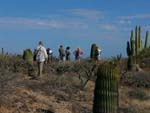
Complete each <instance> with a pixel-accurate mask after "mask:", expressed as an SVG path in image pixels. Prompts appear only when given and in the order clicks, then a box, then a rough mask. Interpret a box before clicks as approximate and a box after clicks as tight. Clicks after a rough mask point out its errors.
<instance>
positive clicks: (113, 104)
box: [93, 64, 119, 113]
mask: <svg viewBox="0 0 150 113" xmlns="http://www.w3.org/2000/svg"><path fill="white" fill-rule="evenodd" d="M118 82H119V74H118V72H117V70H116V69H115V67H114V66H113V65H112V64H101V65H100V66H99V68H98V71H97V79H96V83H95V91H94V103H93V113H117V112H118V105H119V100H118V97H119V93H118Z"/></svg>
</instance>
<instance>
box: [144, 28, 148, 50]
mask: <svg viewBox="0 0 150 113" xmlns="http://www.w3.org/2000/svg"><path fill="white" fill-rule="evenodd" d="M144 48H148V31H146V37H145V45H144Z"/></svg>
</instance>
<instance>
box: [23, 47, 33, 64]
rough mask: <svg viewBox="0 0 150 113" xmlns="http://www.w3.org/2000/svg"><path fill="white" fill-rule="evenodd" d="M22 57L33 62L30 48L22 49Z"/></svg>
mask: <svg viewBox="0 0 150 113" xmlns="http://www.w3.org/2000/svg"><path fill="white" fill-rule="evenodd" d="M23 59H24V60H25V61H27V62H31V63H32V62H33V54H32V51H31V50H30V49H25V50H24V51H23Z"/></svg>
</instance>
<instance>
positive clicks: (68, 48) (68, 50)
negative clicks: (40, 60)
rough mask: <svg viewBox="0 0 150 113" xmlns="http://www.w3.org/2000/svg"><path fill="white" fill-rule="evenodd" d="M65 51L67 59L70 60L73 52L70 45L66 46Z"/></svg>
mask: <svg viewBox="0 0 150 113" xmlns="http://www.w3.org/2000/svg"><path fill="white" fill-rule="evenodd" d="M65 53H66V61H70V60H71V59H70V55H71V52H70V47H69V46H68V47H66V50H65Z"/></svg>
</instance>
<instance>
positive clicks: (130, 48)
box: [126, 26, 148, 70]
mask: <svg viewBox="0 0 150 113" xmlns="http://www.w3.org/2000/svg"><path fill="white" fill-rule="evenodd" d="M146 37H148V32H147V33H146ZM147 40H148V38H146V40H145V47H146V46H148V44H147V42H148V41H147ZM142 50H143V45H142V37H141V26H136V28H135V37H134V32H133V31H131V37H130V41H127V48H126V51H127V55H128V62H127V67H128V70H133V69H134V70H135V69H136V65H137V64H138V55H139V54H140V52H141V51H142Z"/></svg>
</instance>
